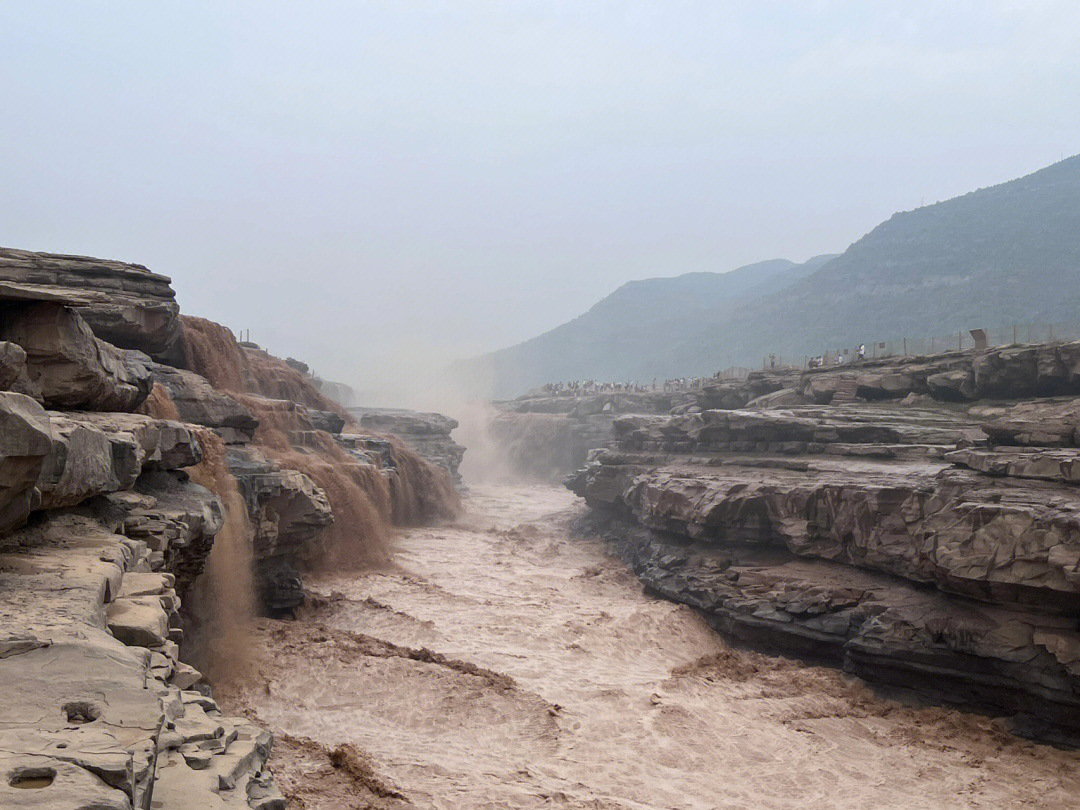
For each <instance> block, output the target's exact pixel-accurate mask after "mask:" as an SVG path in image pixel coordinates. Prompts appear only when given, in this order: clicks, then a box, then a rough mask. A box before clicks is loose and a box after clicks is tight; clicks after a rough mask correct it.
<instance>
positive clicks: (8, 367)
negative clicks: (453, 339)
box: [0, 250, 460, 810]
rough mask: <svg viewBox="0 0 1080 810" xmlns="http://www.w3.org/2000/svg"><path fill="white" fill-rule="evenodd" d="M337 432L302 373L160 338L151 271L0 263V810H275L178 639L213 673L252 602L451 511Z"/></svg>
mask: <svg viewBox="0 0 1080 810" xmlns="http://www.w3.org/2000/svg"><path fill="white" fill-rule="evenodd" d="M185 336H186V337H185ZM151 357H153V361H152V360H151ZM154 361H157V362H154ZM183 366H192V367H193V368H183ZM196 369H197V370H196ZM199 372H202V373H199ZM267 397H274V399H267ZM253 411H254V412H253ZM263 422H264V423H263ZM346 422H347V420H346V416H345V412H344V410H343V409H341V408H340V406H338V405H337V404H336V403H334V402H332V401H331V400H329V399H327V398H326V397H325V396H324V395H322V394H320V393H319V390H318V387H317V384H316V381H315V379H314V378H313V377H312V376H311V375H310V373H309V369H308V368H307V366H306V365H305V364H304V363H301V362H300V361H296V360H292V359H290V360H280V359H279V358H276V357H273V356H272V355H269V354H268V353H266V352H264V351H262V350H260V349H258V348H257V347H244V346H241V345H240V344H238V343H237V342H236V341H235V339H234V338H233V336H232V335H231V333H230V332H229V331H228V330H227V329H224V328H223V327H221V326H220V325H218V324H214V323H212V322H209V321H202V320H199V319H187V320H186V321H185V325H184V326H183V327H182V326H181V322H180V321H179V320H178V310H177V307H176V303H175V300H174V296H173V292H172V290H171V288H170V286H169V280H168V279H167V278H164V277H162V276H155V275H154V274H152V273H150V272H149V271H147V270H146V269H145V268H143V267H139V266H137V265H126V264H122V263H119V262H103V261H99V260H96V259H89V258H84V257H73V256H57V255H52V254H38V253H28V252H25V251H11V250H0V691H2V693H3V694H4V696H5V699H4V700H2V701H0V806H3V807H51V808H58V809H59V810H69V809H70V810H88V808H91V807H93V808H101V809H102V810H105V809H107V808H117V809H118V810H119V809H121V808H122V809H123V810H131V808H132V807H150V806H152V807H155V808H163V810H169V809H170V808H189V807H198V808H257V809H258V810H280V808H283V807H284V806H285V802H284V799H283V798H282V796H281V794H280V793H279V792H278V791H277V790H276V788H275V787H274V785H273V783H272V781H271V779H270V776H269V773H268V772H267V771H266V770H265V769H264V765H265V762H266V759H267V757H268V755H269V751H270V746H271V742H272V738H271V735H270V734H269V733H268V732H266V731H264V730H261V729H259V728H257V727H255V726H254V725H252V724H251V723H250V722H248V721H247V720H245V719H243V718H230V717H227V716H225V715H223V713H222V712H221V711H220V709H219V708H218V706H217V704H216V703H215V702H214V700H213V699H212V697H211V696H210V688H209V684H208V683H206V682H205V680H204V679H203V676H202V674H201V673H200V672H198V671H197V670H196V669H194V668H193V667H192V666H190V665H189V664H188V663H185V662H184V661H181V660H180V655H181V644H184V645H185V646H184V650H185V655H202V656H203V659H204V660H205V665H206V666H207V667H208V669H207V671H208V672H210V673H211V674H212V675H213V676H214V677H219V676H220V677H224V675H225V674H226V670H227V669H228V666H227V665H223V664H222V663H221V661H220V660H219V659H220V658H228V656H229V655H231V654H232V653H233V652H234V650H231V649H230V650H225V649H224V647H228V646H230V645H232V644H233V635H234V634H236V633H237V632H238V631H242V630H243V628H244V627H246V626H247V625H246V624H245V623H246V622H249V621H250V620H251V618H252V617H251V616H250V615H249V614H250V613H251V611H252V609H253V607H254V605H253V603H254V602H255V601H256V599H255V598H253V597H258V596H261V598H262V605H263V607H264V609H265V610H267V611H268V612H271V613H278V612H283V611H288V610H291V609H293V608H295V607H296V606H297V605H298V604H299V603H300V601H301V600H302V599H303V597H304V594H303V589H302V584H301V581H300V578H299V574H298V573H297V569H298V568H299V567H302V566H304V565H307V564H312V563H318V562H321V560H319V558H318V555H319V554H320V553H324V552H326V551H327V550H328V549H329V548H331V547H332V546H333V545H334V543H336V544H337V546H338V547H340V548H344V549H345V551H346V552H349V553H351V554H352V556H351V557H349V556H347V555H346V554H341V555H339V558H338V559H341V560H350V561H355V560H357V559H361V558H362V557H361V555H360V554H359V553H358V551H362V550H364V544H365V543H368V544H370V545H372V546H373V547H377V548H382V549H384V547H383V546H382V545H381V544H383V543H385V540H386V536H385V535H386V534H387V526H389V525H391V524H392V523H395V522H396V523H406V522H413V521H423V520H429V519H435V518H441V517H448V516H449V515H451V514H452V513H453V509H454V507H455V504H456V497H457V496H456V493H455V492H454V491H453V489H452V487H451V486H450V484H449V481H448V478H447V476H445V475H444V474H443V473H442V472H441V471H438V470H435V469H434V468H432V467H431V466H430V465H428V464H426V463H425V462H424V461H422V460H421V459H420V458H419V457H418V456H416V455H415V454H414V453H412V452H411V451H409V450H407V449H406V448H405V447H404V446H403V445H402V444H401V443H400V442H398V440H397V439H395V438H394V437H392V436H374V435H369V434H366V433H364V432H363V431H362V430H360V429H359V428H357V427H356V426H355V425H351V424H350V425H349V427H350V431H351V432H350V434H348V435H347V436H343V435H341V434H342V431H343V429H344V428H345V426H346ZM446 434H447V435H446V437H445V438H446V439H447V440H449V436H448V434H449V431H448V430H447V431H446ZM457 460H458V461H460V456H458V458H457ZM196 481H198V482H199V483H196ZM338 516H340V517H341V518H342V522H343V523H345V524H347V526H346V527H342V528H341V529H340V531H339V535H340V536H338V537H334V538H329V539H328V536H329V534H330V532H331V531H332V530H333V529H334V528H335V525H334V523H335V517H338ZM331 541H333V542H331ZM215 545H216V548H217V550H218V551H219V552H220V553H214V554H212V552H214V551H215ZM340 548H339V549H338V550H340ZM249 567H250V568H251V570H250V571H249V570H248V568H249ZM252 580H254V586H255V587H256V588H258V590H259V594H253V593H251V591H252V584H251V582H252ZM181 600H184V601H185V602H186V605H185V607H184V610H183V612H181ZM219 631H220V632H219ZM185 633H187V635H188V638H187V639H186V640H185ZM214 633H217V635H211V636H210V637H207V636H208V634H214ZM185 641H186V643H185ZM231 662H232V659H231V658H229V660H228V661H227V662H226V664H230V663H231ZM215 668H217V669H219V670H220V672H215ZM193 687H194V688H193Z"/></svg>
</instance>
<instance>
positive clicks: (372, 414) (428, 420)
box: [336, 408, 465, 484]
mask: <svg viewBox="0 0 1080 810" xmlns="http://www.w3.org/2000/svg"><path fill="white" fill-rule="evenodd" d="M349 412H350V413H351V414H352V415H353V416H354V417H355V418H356V419H357V421H358V422H359V423H360V426H361V427H363V428H366V429H368V430H373V431H376V432H378V433H393V434H394V435H396V436H398V437H399V438H400V439H401V440H402V441H404V442H405V443H406V444H407V445H409V447H411V448H412V449H413V450H415V451H416V452H417V454H418V455H419V456H420V457H421V458H423V459H424V460H426V461H429V462H431V463H432V464H434V465H435V466H437V467H442V468H443V469H444V470H446V471H447V472H448V473H450V477H451V478H453V480H454V483H455V484H460V483H461V475H460V474H459V473H458V467H460V466H461V459H462V458H463V457H464V456H465V448H464V447H462V446H461V445H460V444H458V443H457V442H455V441H454V440H453V438H451V436H450V434H451V433H452V432H453V430H454V429H455V428H456V427H457V426H458V422H457V420H456V419H451V418H450V417H449V416H443V415H442V414H441V413H417V412H415V411H403V410H372V409H365V408H350V409H349ZM336 432H337V433H340V432H341V429H340V428H339V429H338V430H337V431H336Z"/></svg>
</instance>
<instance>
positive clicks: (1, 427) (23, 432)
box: [0, 392, 53, 533]
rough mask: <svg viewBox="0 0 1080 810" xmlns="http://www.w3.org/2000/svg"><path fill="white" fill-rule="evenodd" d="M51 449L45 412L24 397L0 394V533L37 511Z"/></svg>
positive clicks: (6, 393) (50, 438)
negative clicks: (41, 480)
mask: <svg viewBox="0 0 1080 810" xmlns="http://www.w3.org/2000/svg"><path fill="white" fill-rule="evenodd" d="M52 448H53V441H52V430H51V427H50V424H49V416H48V414H47V413H46V412H45V409H44V408H42V407H41V406H40V405H39V404H38V403H37V402H35V401H34V400H32V399H31V398H30V397H28V396H26V395H24V394H15V393H10V392H0V533H2V532H5V531H8V530H9V529H12V528H15V527H16V526H21V525H22V524H23V522H24V521H25V520H26V518H27V517H28V516H29V514H30V511H31V510H32V509H35V508H37V506H38V504H39V503H40V500H41V492H40V490H39V489H38V479H39V478H40V477H41V471H42V468H43V467H44V466H45V461H46V459H47V458H48V457H49V455H50V453H51V452H52Z"/></svg>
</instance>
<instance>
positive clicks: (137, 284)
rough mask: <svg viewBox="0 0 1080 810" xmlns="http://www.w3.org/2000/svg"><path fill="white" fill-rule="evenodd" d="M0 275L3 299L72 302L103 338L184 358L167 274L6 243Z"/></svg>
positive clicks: (160, 356)
mask: <svg viewBox="0 0 1080 810" xmlns="http://www.w3.org/2000/svg"><path fill="white" fill-rule="evenodd" d="M0 279H2V281H0V301H23V302H25V301H54V302H57V303H62V304H67V305H69V306H71V307H74V308H75V309H76V310H78V312H79V314H80V315H82V317H83V319H84V320H85V321H86V322H87V323H89V324H90V327H91V329H93V331H94V334H96V335H97V336H98V337H99V338H101V339H102V340H105V341H108V342H109V343H111V344H113V345H114V346H118V347H120V348H123V349H137V350H139V351H142V352H145V353H146V354H148V355H150V356H151V357H152V358H154V359H155V360H157V361H159V362H162V363H168V364H170V365H181V364H182V363H183V360H184V349H183V343H182V339H181V332H180V324H179V320H178V316H179V312H180V308H179V307H178V306H177V304H176V295H175V293H174V292H173V290H172V287H171V282H170V280H169V278H167V277H166V276H160V275H157V274H155V273H151V272H150V271H149V270H147V269H146V268H145V267H143V266H141V265H138V264H127V263H125V262H116V261H107V260H103V259H94V258H90V257H88V256H64V255H59V254H55V253H34V252H31V251H27V250H14V249H11V248H0Z"/></svg>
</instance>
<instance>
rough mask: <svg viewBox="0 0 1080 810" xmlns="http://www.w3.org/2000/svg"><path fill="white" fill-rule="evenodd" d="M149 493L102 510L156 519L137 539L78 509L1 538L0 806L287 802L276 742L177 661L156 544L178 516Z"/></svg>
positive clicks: (273, 807) (169, 590)
mask: <svg viewBox="0 0 1080 810" xmlns="http://www.w3.org/2000/svg"><path fill="white" fill-rule="evenodd" d="M148 486H149V489H148V490H147V491H148V492H149V491H150V490H154V491H156V493H157V494H156V495H149V494H141V495H140V494H138V493H123V494H122V495H120V496H113V497H115V498H118V500H117V501H116V502H115V503H113V504H111V506H110V507H109V508H106V509H104V510H103V511H104V512H105V513H108V514H110V515H112V516H113V517H114V518H115V516H117V515H125V514H126V515H127V516H128V518H131V517H132V516H135V515H139V514H141V515H143V516H144V517H145V518H146V520H145V521H144V523H143V524H142V525H143V528H144V529H145V528H146V526H147V524H148V523H154V524H156V526H157V531H156V532H148V531H143V532H142V533H141V535H140V533H138V532H135V533H133V534H136V535H140V536H141V538H142V539H136V537H135V536H126V535H125V534H121V533H118V532H117V529H118V528H119V529H120V531H123V530H124V526H125V525H133V524H130V523H125V522H124V521H122V522H121V524H120V525H119V526H116V525H113V524H112V523H111V522H110V521H109V520H105V519H102V518H99V517H95V516H94V515H92V514H90V513H89V512H87V511H86V510H83V511H81V512H80V511H55V512H50V513H48V514H47V515H46V516H45V517H44V518H43V519H42V520H40V521H37V522H35V523H34V524H33V525H31V526H28V527H27V528H25V529H22V530H20V531H17V532H14V533H12V534H10V535H8V536H7V537H5V538H3V540H2V541H0V543H2V545H0V628H2V631H0V691H2V693H3V694H4V702H3V710H2V711H0V806H2V807H5V808H7V807H11V808H24V807H25V808H31V807H33V808H40V807H48V808H51V809H52V810H131V808H132V807H133V806H134V807H143V806H153V807H168V808H261V810H277V809H278V808H284V807H285V801H284V799H283V798H282V796H281V795H280V793H279V792H278V791H277V790H276V789H275V788H274V787H273V784H272V782H271V781H270V777H269V774H268V772H267V771H266V770H265V768H264V765H265V762H266V759H267V757H268V755H269V752H270V747H271V742H272V739H271V736H270V734H269V733H268V732H265V731H263V730H261V729H259V728H257V727H255V726H253V725H252V724H251V723H249V722H248V721H247V720H246V719H244V718H238V717H227V716H225V715H223V714H222V712H221V711H220V710H219V708H218V706H217V704H216V703H215V702H214V701H213V699H212V698H211V697H209V694H208V690H207V689H206V688H205V687H204V686H203V685H202V684H201V683H200V682H201V681H202V676H201V675H200V674H199V673H198V672H197V671H195V670H194V669H192V668H191V667H189V666H187V665H186V664H183V663H181V662H180V661H179V660H178V653H179V646H178V645H179V642H180V641H181V638H182V631H181V630H180V629H179V628H180V622H179V617H178V613H177V611H178V610H179V608H180V599H179V597H178V596H177V593H176V589H175V586H176V581H175V578H174V576H173V575H172V574H171V573H166V572H165V571H164V570H160V568H161V566H160V563H159V564H158V566H155V564H154V562H153V560H154V556H155V553H154V551H153V549H152V545H153V544H154V543H155V542H156V544H157V545H158V546H159V547H164V546H167V545H169V543H170V542H173V541H175V540H176V538H175V537H174V536H173V532H172V531H171V528H174V527H175V522H174V523H172V524H170V520H169V513H170V512H172V513H173V517H174V518H175V517H176V512H177V511H178V510H179V511H182V509H180V507H178V506H177V505H176V504H170V503H169V502H170V491H169V489H168V488H167V487H165V488H162V487H160V486H159V487H157V488H156V489H155V488H154V486H153V485H148ZM187 486H190V487H194V485H192V484H188V485H187ZM198 489H199V490H201V488H198ZM196 495H197V494H196ZM201 498H202V500H203V501H204V502H208V501H211V500H212V501H216V498H214V497H213V496H212V495H210V494H209V493H207V492H206V491H205V490H201ZM216 508H217V509H218V510H220V504H217V507H216ZM213 511H214V510H213V509H211V513H213ZM217 527H220V522H218V524H217ZM204 528H205V527H204ZM210 528H214V527H210ZM214 530H215V531H216V528H214ZM208 547H209V546H208V544H207V550H208ZM158 556H159V557H160V553H159V555H158ZM155 567H158V568H159V570H157V571H155V570H153V569H154V568H155ZM197 685H198V686H197ZM196 686H197V688H196V689H194V690H193V689H192V687H196ZM148 795H149V796H150V798H152V803H151V804H149V805H144V802H145V801H147V798H148ZM133 800H134V801H133Z"/></svg>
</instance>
